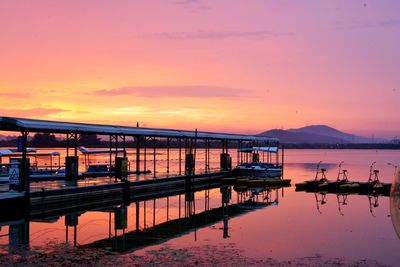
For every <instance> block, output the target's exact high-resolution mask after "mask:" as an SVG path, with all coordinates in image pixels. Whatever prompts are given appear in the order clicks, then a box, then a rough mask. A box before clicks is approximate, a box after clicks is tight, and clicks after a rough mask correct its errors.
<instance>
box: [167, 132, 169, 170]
mask: <svg viewBox="0 0 400 267" xmlns="http://www.w3.org/2000/svg"><path fill="white" fill-rule="evenodd" d="M167 175H169V137H167Z"/></svg>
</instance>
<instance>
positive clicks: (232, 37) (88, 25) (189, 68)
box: [0, 0, 400, 138]
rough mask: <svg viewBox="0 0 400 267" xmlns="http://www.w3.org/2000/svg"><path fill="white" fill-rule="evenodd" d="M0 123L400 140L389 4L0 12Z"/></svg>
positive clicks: (88, 5) (190, 4) (54, 5)
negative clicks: (344, 134) (310, 129)
mask: <svg viewBox="0 0 400 267" xmlns="http://www.w3.org/2000/svg"><path fill="white" fill-rule="evenodd" d="M0 116H17V117H29V118H35V119H51V120H63V121H81V122H94V123H109V124H122V125H136V122H137V121H138V122H140V124H141V125H142V126H147V127H166V128H181V129H194V128H198V129H200V130H209V131H223V132H238V133H259V132H261V131H264V130H267V129H270V128H283V129H287V128H293V127H301V126H305V125H311V124H328V125H330V126H332V127H335V128H338V129H340V130H343V131H348V132H352V133H355V134H361V135H366V136H371V135H375V136H381V137H387V138H393V137H394V136H399V137H400V1H398V0H393V1H384V0H382V1H367V0H365V1H356V0H355V1H348V0H343V1H321V0H315V1H284V0H283V1H272V0H271V1H267V0H253V1H244V0H242V1H235V0H226V1H222V0H221V1H202V0H159V1H148V0H146V1H135V0H130V1H127V0H118V1H109V0H85V1H82V0H65V1H61V0H57V1H55V0H47V1H44V0H35V1H29V0H26V1H22V0H21V1H20V0H1V1H0Z"/></svg>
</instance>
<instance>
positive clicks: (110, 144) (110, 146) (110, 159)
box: [108, 135, 112, 179]
mask: <svg viewBox="0 0 400 267" xmlns="http://www.w3.org/2000/svg"><path fill="white" fill-rule="evenodd" d="M109 148H110V155H109V156H110V158H109V161H110V168H109V170H108V172H109V174H110V179H111V170H112V137H111V135H110V143H109Z"/></svg>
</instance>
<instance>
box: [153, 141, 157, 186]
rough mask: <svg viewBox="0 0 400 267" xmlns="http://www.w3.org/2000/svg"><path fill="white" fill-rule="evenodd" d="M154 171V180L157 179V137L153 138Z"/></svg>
mask: <svg viewBox="0 0 400 267" xmlns="http://www.w3.org/2000/svg"><path fill="white" fill-rule="evenodd" d="M153 170H154V175H153V178H156V177H157V175H156V137H153Z"/></svg>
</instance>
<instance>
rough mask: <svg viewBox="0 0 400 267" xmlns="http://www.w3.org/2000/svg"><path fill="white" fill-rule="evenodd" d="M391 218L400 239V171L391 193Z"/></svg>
mask: <svg viewBox="0 0 400 267" xmlns="http://www.w3.org/2000/svg"><path fill="white" fill-rule="evenodd" d="M390 217H391V219H392V223H393V227H394V230H395V231H396V233H397V236H398V237H399V238H400V171H399V172H397V175H396V176H395V179H394V181H393V184H392V189H391V192H390Z"/></svg>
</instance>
